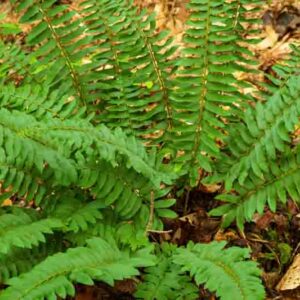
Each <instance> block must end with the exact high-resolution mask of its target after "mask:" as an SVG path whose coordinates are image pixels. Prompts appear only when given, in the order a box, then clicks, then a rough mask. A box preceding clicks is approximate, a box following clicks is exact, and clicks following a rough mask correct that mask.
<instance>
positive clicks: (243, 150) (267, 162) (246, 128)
mask: <svg viewBox="0 0 300 300" xmlns="http://www.w3.org/2000/svg"><path fill="white" fill-rule="evenodd" d="M299 80H300V79H299V77H292V78H291V79H290V80H289V81H288V82H287V85H286V86H285V87H283V88H282V89H280V90H278V91H277V92H276V93H275V94H274V95H273V96H271V98H270V99H268V101H267V102H266V103H265V104H261V103H257V105H256V106H255V109H248V110H247V111H246V112H245V121H244V123H241V124H236V125H234V126H232V128H231V131H230V138H229V141H228V148H229V151H230V154H231V155H232V158H231V159H229V160H228V167H227V166H226V167H225V168H224V169H223V170H225V169H226V173H227V175H226V189H228V190H229V189H230V187H231V186H232V183H233V182H234V181H235V180H238V182H239V184H241V185H243V182H244V180H245V179H246V178H247V176H248V174H249V173H250V172H253V173H254V175H255V176H257V177H259V178H263V176H264V174H265V173H268V172H269V170H270V169H271V167H272V164H276V162H275V160H276V158H277V155H278V152H281V153H282V152H284V151H285V150H286V146H287V145H289V144H290V142H291V138H290V136H289V134H290V133H291V132H293V131H294V129H295V125H296V124H297V123H298V114H299V112H298V110H299V109H298V106H299V105H298V89H299V82H300V81H299ZM238 132H239V136H237V133H238ZM221 168H223V166H222V167H221Z"/></svg>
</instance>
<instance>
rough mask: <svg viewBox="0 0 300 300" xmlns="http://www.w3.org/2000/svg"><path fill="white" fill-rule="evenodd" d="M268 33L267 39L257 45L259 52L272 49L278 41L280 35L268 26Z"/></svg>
mask: <svg viewBox="0 0 300 300" xmlns="http://www.w3.org/2000/svg"><path fill="white" fill-rule="evenodd" d="M266 33H267V37H266V38H265V39H264V40H263V41H261V42H260V43H259V44H258V45H257V48H258V49H259V50H264V49H268V48H271V47H273V46H274V45H275V44H276V42H277V41H278V38H279V35H278V33H276V31H275V30H274V28H273V27H272V26H266Z"/></svg>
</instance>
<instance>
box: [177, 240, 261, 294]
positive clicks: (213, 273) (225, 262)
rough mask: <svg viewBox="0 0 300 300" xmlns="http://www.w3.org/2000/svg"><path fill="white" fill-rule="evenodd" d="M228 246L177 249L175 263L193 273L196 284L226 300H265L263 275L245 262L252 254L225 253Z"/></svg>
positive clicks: (244, 251)
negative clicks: (261, 277)
mask: <svg viewBox="0 0 300 300" xmlns="http://www.w3.org/2000/svg"><path fill="white" fill-rule="evenodd" d="M224 246H225V243H224V242H221V243H217V242H213V243H210V244H208V245H204V244H202V245H201V244H193V243H189V244H188V246H187V248H186V249H184V248H179V249H177V254H175V256H174V262H175V263H176V264H178V265H180V266H182V270H183V271H189V272H190V274H191V276H193V277H194V278H195V281H196V283H197V284H198V285H199V284H205V287H206V288H207V289H209V290H210V291H213V292H216V294H217V296H219V297H220V299H222V300H226V299H228V300H230V299H233V298H234V299H244V300H246V299H247V300H250V299H253V300H258V299H264V296H265V293H264V290H263V288H262V287H261V286H260V280H259V279H258V277H257V276H259V274H260V271H259V269H258V268H257V266H256V264H255V263H254V262H251V261H244V260H245V259H247V258H249V251H248V250H247V249H241V248H238V247H231V248H229V249H224Z"/></svg>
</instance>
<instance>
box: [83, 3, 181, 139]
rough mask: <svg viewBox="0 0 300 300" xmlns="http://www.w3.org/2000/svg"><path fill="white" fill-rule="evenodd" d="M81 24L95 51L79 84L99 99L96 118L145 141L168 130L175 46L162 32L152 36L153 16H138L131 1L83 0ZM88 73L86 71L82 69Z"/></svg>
mask: <svg viewBox="0 0 300 300" xmlns="http://www.w3.org/2000/svg"><path fill="white" fill-rule="evenodd" d="M82 5H83V8H84V9H83V13H84V14H86V16H85V18H84V20H85V22H86V26H87V27H88V28H89V29H90V34H91V35H92V36H93V42H94V43H97V45H98V47H99V49H100V50H99V51H98V53H96V54H95V55H94V57H93V61H92V62H91V63H90V64H91V66H93V65H94V66H97V68H98V69H97V71H96V72H95V71H94V69H95V68H96V67H94V68H93V69H92V72H87V75H86V76H85V78H84V82H87V83H86V84H87V85H88V86H89V89H90V90H92V91H93V93H92V95H91V96H92V97H93V99H94V100H95V99H98V100H100V103H99V107H100V108H101V114H100V119H101V121H102V122H105V123H107V124H109V126H110V127H113V128H114V127H116V126H121V127H123V128H125V129H126V130H131V131H135V132H136V133H137V134H138V135H141V136H144V137H146V135H147V136H149V133H155V132H156V134H157V132H159V131H162V133H160V134H159V135H162V134H163V133H164V132H165V131H167V130H170V129H171V128H172V126H173V124H172V123H173V119H172V108H171V104H170V99H169V90H170V88H171V81H170V80H169V78H170V76H172V73H173V70H174V66H173V65H172V64H171V63H170V57H171V55H172V54H173V53H174V52H175V50H176V48H175V47H173V46H172V45H171V43H172V40H171V39H170V37H168V33H167V32H164V31H163V32H160V33H157V32H156V31H155V30H156V28H155V18H154V16H153V15H151V16H147V15H146V13H145V12H143V13H142V14H137V8H136V7H135V5H134V4H133V1H123V0H117V1H114V2H111V1H108V0H101V1H95V0H88V1H84V2H83V4H82ZM86 67H87V69H88V68H89V67H88V66H86Z"/></svg>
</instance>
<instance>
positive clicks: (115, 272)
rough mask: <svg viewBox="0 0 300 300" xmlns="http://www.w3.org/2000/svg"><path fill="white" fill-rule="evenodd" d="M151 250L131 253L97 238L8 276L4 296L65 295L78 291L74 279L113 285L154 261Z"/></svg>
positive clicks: (41, 296) (40, 296)
mask: <svg viewBox="0 0 300 300" xmlns="http://www.w3.org/2000/svg"><path fill="white" fill-rule="evenodd" d="M148 253H149V249H146V248H145V249H141V250H139V251H137V252H136V253H135V255H130V254H129V253H128V252H126V251H120V250H119V249H118V248H117V247H116V245H110V244H109V243H107V242H106V241H105V240H103V239H100V238H94V239H91V240H89V241H88V245H87V247H77V248H74V249H69V250H68V251H67V252H66V253H59V254H55V255H53V256H49V257H48V258H47V259H46V260H45V261H43V262H41V263H40V264H38V265H37V266H35V267H34V268H33V269H32V270H31V271H29V272H28V273H25V274H23V275H21V276H20V277H17V278H12V279H10V280H8V281H7V283H8V284H9V288H7V289H6V290H5V291H4V292H2V293H1V294H0V299H1V300H4V299H12V298H13V299H16V300H17V299H22V300H25V299H40V298H46V297H47V298H48V299H50V298H52V299H53V298H54V299H56V295H57V296H59V297H61V298H65V297H66V296H67V295H70V296H74V294H75V289H74V287H73V285H72V282H80V283H84V284H89V285H90V284H93V279H94V280H102V281H104V282H107V283H108V284H111V285H112V284H113V282H114V280H122V279H124V278H129V277H131V276H135V275H138V274H139V272H138V270H137V267H141V266H149V265H152V264H153V256H152V255H150V254H148Z"/></svg>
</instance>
